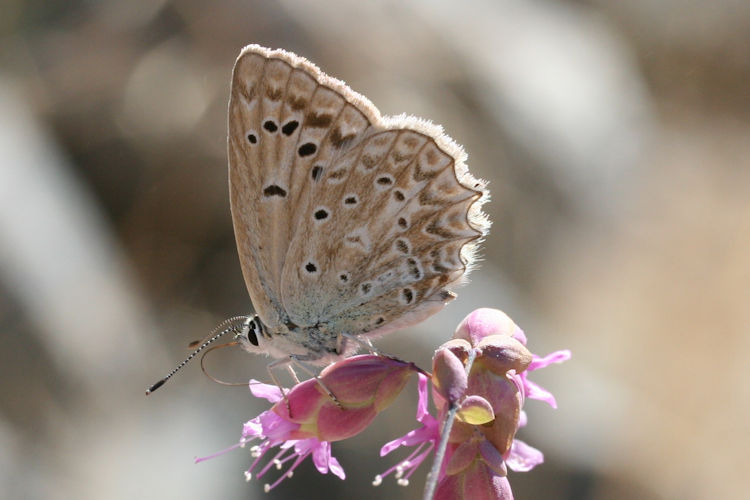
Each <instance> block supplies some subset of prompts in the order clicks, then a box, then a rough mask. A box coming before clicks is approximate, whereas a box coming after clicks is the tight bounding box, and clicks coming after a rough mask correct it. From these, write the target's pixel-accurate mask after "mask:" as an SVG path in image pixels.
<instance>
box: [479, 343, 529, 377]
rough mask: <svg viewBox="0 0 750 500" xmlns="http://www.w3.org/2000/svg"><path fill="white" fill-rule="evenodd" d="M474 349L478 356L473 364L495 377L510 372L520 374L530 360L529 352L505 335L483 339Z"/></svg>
mask: <svg viewBox="0 0 750 500" xmlns="http://www.w3.org/2000/svg"><path fill="white" fill-rule="evenodd" d="M476 348H477V350H479V351H480V354H479V355H478V356H477V360H476V361H475V363H478V364H479V365H481V366H483V367H485V368H486V369H487V370H489V371H491V372H492V373H494V374H496V375H505V374H506V373H507V372H508V371H510V370H514V371H515V372H516V373H521V372H522V371H524V370H525V369H526V367H528V366H529V363H531V360H532V355H531V352H529V350H528V349H526V346H524V345H523V344H522V343H520V342H519V341H518V340H516V339H514V338H513V337H508V336H506V335H490V336H488V337H484V338H483V339H482V340H481V341H479V343H478V344H477V346H476Z"/></svg>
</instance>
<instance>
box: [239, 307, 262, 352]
mask: <svg viewBox="0 0 750 500" xmlns="http://www.w3.org/2000/svg"><path fill="white" fill-rule="evenodd" d="M267 339H268V330H267V329H266V326H265V325H264V324H263V322H262V321H261V320H260V317H259V316H258V315H257V314H256V315H254V316H248V317H247V318H246V319H245V322H244V323H243V324H242V329H241V330H240V331H239V333H238V334H237V335H236V340H237V341H238V342H239V343H240V346H241V347H242V348H243V349H245V350H246V351H248V352H251V353H256V354H259V353H266V352H267V351H266V349H265V346H264V345H263V344H264V343H266V342H267V341H268V340H267Z"/></svg>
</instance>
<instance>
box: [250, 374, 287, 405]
mask: <svg viewBox="0 0 750 500" xmlns="http://www.w3.org/2000/svg"><path fill="white" fill-rule="evenodd" d="M250 392H251V393H252V394H253V396H255V397H256V398H261V399H266V400H268V401H270V402H271V403H277V402H279V401H281V400H282V399H283V396H282V394H281V389H279V386H277V385H270V384H264V383H262V382H259V381H257V380H255V379H251V380H250Z"/></svg>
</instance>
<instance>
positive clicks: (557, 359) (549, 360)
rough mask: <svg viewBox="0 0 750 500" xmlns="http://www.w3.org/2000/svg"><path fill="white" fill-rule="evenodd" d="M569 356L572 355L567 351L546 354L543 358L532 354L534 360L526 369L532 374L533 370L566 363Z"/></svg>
mask: <svg viewBox="0 0 750 500" xmlns="http://www.w3.org/2000/svg"><path fill="white" fill-rule="evenodd" d="M571 356H572V354H571V352H570V351H569V350H568V349H563V350H561V351H555V352H553V353H550V354H547V355H546V356H545V357H543V358H542V357H539V356H537V355H536V354H534V360H533V361H532V362H531V364H530V365H529V367H528V368H527V369H528V371H530V372H533V371H534V370H539V369H540V368H544V367H547V366H549V365H551V364H553V363H562V362H563V361H567V360H569V359H570V357H571Z"/></svg>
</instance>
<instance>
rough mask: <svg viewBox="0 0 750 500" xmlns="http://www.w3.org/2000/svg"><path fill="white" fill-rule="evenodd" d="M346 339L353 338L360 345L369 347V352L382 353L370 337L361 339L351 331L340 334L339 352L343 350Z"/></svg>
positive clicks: (337, 348)
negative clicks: (350, 332)
mask: <svg viewBox="0 0 750 500" xmlns="http://www.w3.org/2000/svg"><path fill="white" fill-rule="evenodd" d="M345 340H351V341H352V342H354V343H355V344H359V346H360V347H364V348H365V349H367V352H369V353H370V354H376V355H378V354H380V353H379V352H378V350H377V349H376V348H375V346H374V345H372V342H371V341H370V339H367V338H365V339H360V338H357V337H355V336H354V335H352V334H349V333H342V334H340V335H339V338H338V342H337V345H336V350H337V352H338V353H339V354H341V353H342V352H343V349H344V341H345Z"/></svg>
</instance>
